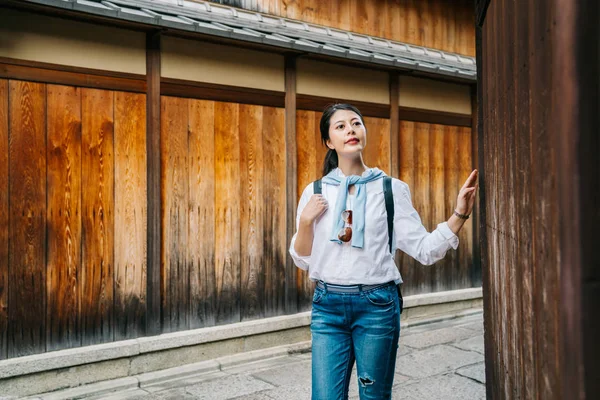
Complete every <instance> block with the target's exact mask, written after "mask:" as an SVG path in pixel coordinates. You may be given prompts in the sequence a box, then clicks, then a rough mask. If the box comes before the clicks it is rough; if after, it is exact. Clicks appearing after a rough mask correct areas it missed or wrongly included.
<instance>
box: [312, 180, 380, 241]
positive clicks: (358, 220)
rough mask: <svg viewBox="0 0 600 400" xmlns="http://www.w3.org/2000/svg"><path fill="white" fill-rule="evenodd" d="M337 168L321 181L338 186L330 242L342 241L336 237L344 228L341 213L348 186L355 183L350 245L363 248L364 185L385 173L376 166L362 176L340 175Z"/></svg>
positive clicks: (365, 189) (365, 198)
mask: <svg viewBox="0 0 600 400" xmlns="http://www.w3.org/2000/svg"><path fill="white" fill-rule="evenodd" d="M338 170H339V169H334V170H333V171H331V172H330V173H329V174H327V175H326V176H325V177H323V179H322V181H323V182H324V183H327V184H329V185H334V186H339V187H340V188H339V190H338V195H337V199H336V203H335V209H334V211H333V226H332V229H331V238H330V239H329V240H331V241H332V242H337V243H342V241H341V240H340V239H338V232H339V231H340V230H341V229H342V228H344V219H343V217H342V213H343V212H344V210H345V209H346V200H347V198H348V188H349V187H350V186H352V185H356V192H355V195H356V201H355V202H354V207H353V208H354V209H353V210H352V247H358V248H361V249H362V248H363V246H364V235H365V210H366V206H367V188H366V187H365V185H366V184H367V183H369V182H372V181H376V180H378V179H382V178H383V177H384V176H385V173H384V172H383V171H381V170H380V169H378V168H372V169H370V170H368V171H367V172H366V173H364V174H363V175H362V176H357V175H350V176H344V177H340V176H338Z"/></svg>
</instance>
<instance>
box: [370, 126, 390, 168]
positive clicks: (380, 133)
mask: <svg viewBox="0 0 600 400" xmlns="http://www.w3.org/2000/svg"><path fill="white" fill-rule="evenodd" d="M364 122H365V126H366V128H367V147H366V148H365V151H364V153H363V155H364V162H365V164H366V165H367V166H368V167H371V168H372V167H377V168H380V169H381V170H383V171H385V172H386V173H387V174H388V175H389V174H390V151H389V148H390V120H389V119H385V118H371V117H365V121H364Z"/></svg>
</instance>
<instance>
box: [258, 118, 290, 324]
mask: <svg viewBox="0 0 600 400" xmlns="http://www.w3.org/2000/svg"><path fill="white" fill-rule="evenodd" d="M284 115H285V114H284V110H283V109H281V108H274V107H264V111H263V154H264V163H265V166H266V168H265V169H264V181H263V182H264V194H265V198H266V199H269V201H268V202H267V203H266V204H265V205H264V207H265V208H264V228H265V231H264V232H265V237H264V264H265V275H266V282H265V289H266V293H265V306H266V309H265V315H267V316H269V315H279V314H282V313H283V312H284V311H285V259H286V253H287V243H286V230H287V227H286V215H285V210H286V193H285V188H284V186H283V185H284V184H285V177H286V171H285V166H286V164H285V137H284V129H285V120H284Z"/></svg>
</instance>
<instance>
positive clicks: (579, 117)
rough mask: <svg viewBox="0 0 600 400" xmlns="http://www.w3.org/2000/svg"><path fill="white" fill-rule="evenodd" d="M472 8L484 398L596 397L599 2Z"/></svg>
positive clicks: (540, 0) (542, 1) (501, 1)
mask: <svg viewBox="0 0 600 400" xmlns="http://www.w3.org/2000/svg"><path fill="white" fill-rule="evenodd" d="M477 7H478V16H479V21H478V25H479V27H478V28H477V38H478V39H477V42H478V46H477V53H478V54H477V65H478V75H479V77H480V82H481V86H480V88H479V93H478V97H479V103H480V104H482V109H481V112H480V114H479V116H478V118H479V120H480V123H479V125H478V133H479V135H480V141H479V146H480V154H481V157H480V169H481V173H482V174H481V176H482V177H483V179H482V180H481V181H480V183H481V185H482V186H481V193H480V196H481V207H480V209H481V212H482V218H481V221H482V224H481V234H482V242H481V243H482V247H481V252H482V264H483V265H482V267H483V271H484V274H485V276H484V280H483V293H484V316H485V325H486V326H485V346H486V352H485V353H486V382H487V398H488V399H509V398H510V399H517V398H518V399H548V400H554V399H556V400H558V399H590V400H591V399H597V398H600V381H599V380H598V376H599V373H598V372H599V368H598V358H599V357H600V346H599V345H598V335H599V334H600V324H598V319H597V318H596V314H597V310H598V308H599V307H600V273H599V271H600V269H599V268H598V265H599V257H598V254H599V253H598V250H597V248H598V245H597V241H598V237H599V235H598V233H599V226H600V213H598V210H599V209H600V204H599V199H600V195H599V191H600V172H599V171H600V168H599V163H598V160H599V159H600V158H599V157H598V151H600V140H599V136H598V128H599V127H600V113H599V112H598V110H599V109H600V107H599V104H600V101H599V91H598V88H599V87H600V85H599V81H600V78H599V76H600V74H599V71H600V48H599V47H598V43H597V38H598V35H599V27H598V18H599V17H600V6H599V4H598V2H597V1H592V0H590V1H578V2H562V1H557V0H528V1H521V2H515V1H505V0H493V1H489V0H487V1H486V0H480V1H478V4H477ZM486 7H487V13H485V10H486Z"/></svg>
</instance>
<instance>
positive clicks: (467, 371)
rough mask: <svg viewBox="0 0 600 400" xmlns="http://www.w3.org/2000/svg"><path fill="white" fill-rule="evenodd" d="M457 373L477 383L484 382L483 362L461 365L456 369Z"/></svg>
mask: <svg viewBox="0 0 600 400" xmlns="http://www.w3.org/2000/svg"><path fill="white" fill-rule="evenodd" d="M456 373H457V374H459V375H461V376H464V377H467V378H471V379H473V380H476V381H477V382H479V383H483V384H485V363H478V364H474V365H469V366H468V367H463V368H461V369H459V370H457V371H456Z"/></svg>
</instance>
